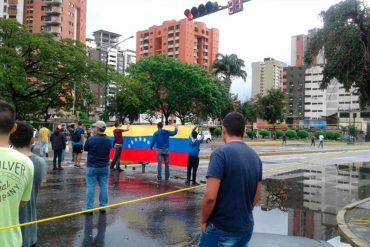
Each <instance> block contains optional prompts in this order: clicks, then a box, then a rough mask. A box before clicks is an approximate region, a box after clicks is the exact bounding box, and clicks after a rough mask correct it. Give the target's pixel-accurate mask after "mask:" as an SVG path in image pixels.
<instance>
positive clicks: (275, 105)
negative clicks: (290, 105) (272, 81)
mask: <svg viewBox="0 0 370 247" xmlns="http://www.w3.org/2000/svg"><path fill="white" fill-rule="evenodd" d="M258 104H259V113H260V117H261V118H262V119H264V120H266V121H268V122H269V123H270V124H275V123H277V122H278V121H280V122H282V121H283V120H284V93H283V92H282V91H281V90H280V89H270V90H269V91H268V92H267V95H266V96H263V97H261V98H259V99H258Z"/></svg>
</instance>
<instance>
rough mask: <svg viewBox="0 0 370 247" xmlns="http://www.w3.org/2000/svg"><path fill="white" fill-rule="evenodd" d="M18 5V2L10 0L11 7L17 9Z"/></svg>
mask: <svg viewBox="0 0 370 247" xmlns="http://www.w3.org/2000/svg"><path fill="white" fill-rule="evenodd" d="M17 5H18V0H8V6H9V7H16V6H17Z"/></svg>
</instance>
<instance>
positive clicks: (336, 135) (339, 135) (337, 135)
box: [334, 132, 342, 140]
mask: <svg viewBox="0 0 370 247" xmlns="http://www.w3.org/2000/svg"><path fill="white" fill-rule="evenodd" d="M341 137H342V134H341V133H339V132H334V138H335V140H339V139H340V138H341Z"/></svg>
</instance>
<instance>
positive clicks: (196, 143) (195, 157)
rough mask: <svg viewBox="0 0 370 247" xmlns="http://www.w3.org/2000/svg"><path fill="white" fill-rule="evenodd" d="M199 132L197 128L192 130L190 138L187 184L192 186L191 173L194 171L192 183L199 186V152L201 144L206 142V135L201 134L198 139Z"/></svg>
mask: <svg viewBox="0 0 370 247" xmlns="http://www.w3.org/2000/svg"><path fill="white" fill-rule="evenodd" d="M197 137H198V132H197V131H196V127H195V128H194V129H193V130H192V132H191V136H190V137H189V146H190V147H189V157H188V171H187V179H186V182H185V184H186V185H189V184H190V177H191V171H192V170H193V177H192V180H191V181H192V182H193V185H198V184H197V182H196V181H197V170H198V166H199V151H200V144H202V142H203V140H204V135H203V133H202V132H200V139H197Z"/></svg>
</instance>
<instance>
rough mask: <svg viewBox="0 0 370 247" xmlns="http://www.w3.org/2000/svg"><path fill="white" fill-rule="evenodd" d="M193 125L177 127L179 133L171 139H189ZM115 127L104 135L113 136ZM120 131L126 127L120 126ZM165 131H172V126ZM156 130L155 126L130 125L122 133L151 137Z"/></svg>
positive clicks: (166, 127)
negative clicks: (128, 128)
mask: <svg viewBox="0 0 370 247" xmlns="http://www.w3.org/2000/svg"><path fill="white" fill-rule="evenodd" d="M194 127H195V126H194V125H184V126H178V127H177V128H178V129H179V131H178V132H177V135H175V136H174V137H172V138H189V136H190V134H191V131H192V130H193V128H194ZM114 129H115V127H109V128H107V129H106V131H105V134H106V135H107V136H113V130H114ZM121 129H126V125H122V127H121ZM163 129H165V130H170V131H172V130H174V129H175V128H174V127H173V126H172V125H169V126H164V127H163ZM157 130H158V128H157V125H130V130H129V131H126V132H123V136H153V135H154V132H156V131H157Z"/></svg>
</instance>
